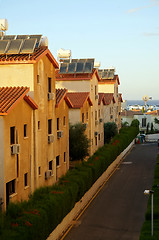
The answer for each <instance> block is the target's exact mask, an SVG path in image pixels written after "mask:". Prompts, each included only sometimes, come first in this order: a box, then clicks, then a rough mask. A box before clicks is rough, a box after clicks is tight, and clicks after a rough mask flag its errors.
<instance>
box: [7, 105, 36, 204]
mask: <svg viewBox="0 0 159 240" xmlns="http://www.w3.org/2000/svg"><path fill="white" fill-rule="evenodd" d="M32 120H33V110H32V108H31V107H30V106H29V105H28V104H27V103H26V102H25V100H22V101H20V102H19V103H18V104H17V105H16V106H15V108H14V109H13V110H12V111H11V112H10V113H9V114H8V115H7V116H3V121H4V159H3V161H4V192H5V195H4V196H5V197H6V183H7V182H10V181H12V180H13V179H16V188H15V189H16V190H15V194H13V195H11V196H10V201H16V200H19V201H20V200H21V199H23V200H24V199H28V195H29V194H30V193H31V187H32V186H31V181H30V179H31V176H32V172H31V161H33V160H34V159H33V157H34V156H33V152H32V150H31V149H32V148H31V146H32V141H33V139H32ZM24 124H27V137H24ZM13 126H15V141H16V143H18V144H20V154H19V155H18V157H19V176H17V155H16V154H14V155H11V147H10V127H13ZM25 173H28V186H27V187H25V186H24V174H25ZM4 204H5V207H6V199H4Z"/></svg>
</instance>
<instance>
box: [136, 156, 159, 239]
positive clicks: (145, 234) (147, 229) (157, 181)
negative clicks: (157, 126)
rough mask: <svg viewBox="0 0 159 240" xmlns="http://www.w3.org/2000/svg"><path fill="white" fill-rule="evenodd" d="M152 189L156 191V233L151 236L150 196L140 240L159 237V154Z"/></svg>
mask: <svg viewBox="0 0 159 240" xmlns="http://www.w3.org/2000/svg"><path fill="white" fill-rule="evenodd" d="M152 190H153V191H154V208H153V211H154V230H153V231H154V235H153V237H152V236H151V197H149V200H148V206H147V212H146V214H145V222H144V224H143V226H142V229H141V233H140V240H150V239H154V240H158V239H159V155H158V156H157V163H156V166H155V173H154V183H153V186H152Z"/></svg>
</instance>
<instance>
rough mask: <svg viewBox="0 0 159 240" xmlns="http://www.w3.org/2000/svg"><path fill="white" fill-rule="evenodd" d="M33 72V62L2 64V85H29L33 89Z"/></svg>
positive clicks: (0, 69) (0, 76)
mask: <svg viewBox="0 0 159 240" xmlns="http://www.w3.org/2000/svg"><path fill="white" fill-rule="evenodd" d="M33 74H34V73H33V64H6V65H4V64H3V65H1V64H0V87H17V86H24V87H25V86H29V87H30V91H33V89H34V83H33V81H32V79H33ZM15 77H16V79H15Z"/></svg>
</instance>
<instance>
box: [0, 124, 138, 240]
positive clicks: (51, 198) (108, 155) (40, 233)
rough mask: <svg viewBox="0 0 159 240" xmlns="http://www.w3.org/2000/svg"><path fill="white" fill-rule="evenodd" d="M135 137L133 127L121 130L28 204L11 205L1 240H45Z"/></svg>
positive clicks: (0, 219) (1, 221)
mask: <svg viewBox="0 0 159 240" xmlns="http://www.w3.org/2000/svg"><path fill="white" fill-rule="evenodd" d="M137 134H138V128H136V127H133V126H131V127H125V128H122V129H121V130H120V132H119V134H118V135H117V136H115V137H114V138H113V139H112V140H111V142H110V143H109V144H105V145H104V146H103V147H102V148H100V149H98V151H97V152H96V153H95V154H94V155H93V156H91V157H90V158H89V159H88V161H87V162H82V163H81V164H78V165H77V166H76V167H75V169H73V170H69V171H68V172H67V173H66V175H65V176H63V177H62V178H60V180H59V182H58V183H57V184H54V185H53V186H49V187H42V188H39V189H37V190H36V191H35V192H34V193H33V195H32V196H30V199H29V201H27V202H26V201H23V202H19V203H16V204H15V203H14V204H13V203H10V204H9V206H8V209H7V212H6V213H5V214H3V215H2V214H1V215H0V239H1V240H10V239H11V240H28V239H30V240H44V239H46V238H47V237H48V236H49V234H50V233H51V232H52V231H53V229H54V228H55V227H56V226H57V225H58V224H59V223H60V222H61V221H62V219H63V218H64V217H65V216H66V215H67V214H68V213H69V212H70V210H71V209H72V208H73V207H74V205H75V203H76V202H78V201H79V200H80V199H81V197H82V196H83V195H84V194H85V192H87V191H88V190H89V188H90V187H91V186H92V184H93V183H94V182H95V181H96V180H97V179H98V178H99V177H100V176H101V174H102V173H103V172H104V171H105V170H106V169H107V167H108V166H109V165H110V164H111V163H112V162H113V161H114V160H115V159H116V157H117V156H118V155H119V154H120V153H121V152H122V151H123V150H124V149H125V148H126V147H127V146H128V145H129V144H130V142H131V141H132V140H133V139H134V138H135V137H136V135H137Z"/></svg>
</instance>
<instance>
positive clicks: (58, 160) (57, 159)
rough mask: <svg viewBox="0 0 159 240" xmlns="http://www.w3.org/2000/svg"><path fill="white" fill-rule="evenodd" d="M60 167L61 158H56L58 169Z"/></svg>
mask: <svg viewBox="0 0 159 240" xmlns="http://www.w3.org/2000/svg"><path fill="white" fill-rule="evenodd" d="M59 165H60V156H59V155H58V156H57V157H56V167H57V166H59Z"/></svg>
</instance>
